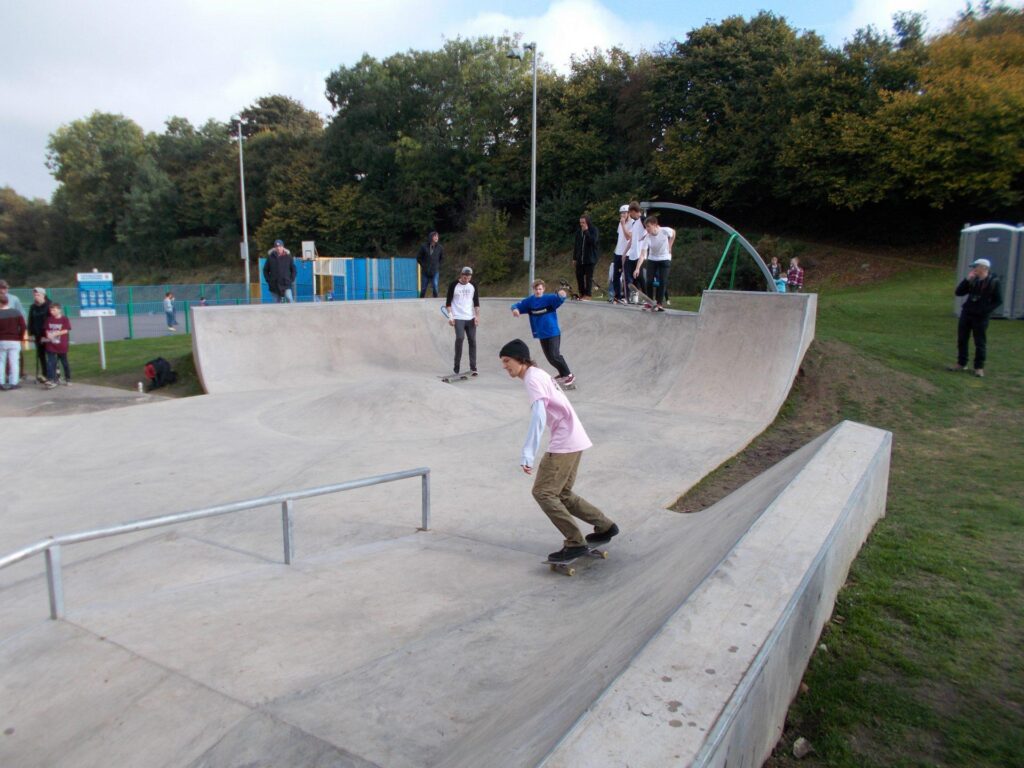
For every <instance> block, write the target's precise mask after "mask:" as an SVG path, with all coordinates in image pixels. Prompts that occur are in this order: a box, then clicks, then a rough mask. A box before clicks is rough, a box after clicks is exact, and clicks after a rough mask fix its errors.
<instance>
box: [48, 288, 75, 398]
mask: <svg viewBox="0 0 1024 768" xmlns="http://www.w3.org/2000/svg"><path fill="white" fill-rule="evenodd" d="M70 334H71V321H70V320H68V318H66V317H64V307H62V306H61V305H60V304H58V303H57V302H53V303H52V304H51V305H50V319H49V320H47V321H46V384H45V386H46V388H47V389H53V388H54V387H56V386H57V363H58V362H59V363H60V365H61V368H63V369H64V384H65V385H67V386H69V387H70V386H71V366H70V365H68V344H70V343H71V336H70Z"/></svg>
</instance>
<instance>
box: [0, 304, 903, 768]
mask: <svg viewBox="0 0 1024 768" xmlns="http://www.w3.org/2000/svg"><path fill="white" fill-rule="evenodd" d="M439 303H440V302H438V301H432V300H423V301H417V300H410V301H402V302H360V303H352V304H343V303H333V304H318V305H301V306H294V305H293V306H281V305H275V306H253V307H223V308H222V307H207V308H204V309H203V310H202V311H201V312H199V313H194V314H193V346H194V351H195V357H196V363H197V370H198V372H199V374H200V377H201V379H202V381H203V383H204V386H205V388H206V389H207V391H208V392H209V393H210V394H209V395H207V396H204V397H199V398H189V399H186V400H177V401H160V402H151V403H146V404H140V405H139V406H138V407H132V408H120V409H117V410H108V411H104V412H96V413H84V414H80V415H76V416H74V417H70V418H69V417H49V416H37V417H34V418H8V419H5V420H4V422H3V423H4V429H5V432H6V433H7V435H8V438H7V440H8V442H9V444H16V445H19V446H27V448H25V449H23V450H22V451H21V455H20V456H18V457H15V458H14V460H11V461H5V462H4V463H3V467H2V468H0V483H2V487H4V488H5V489H6V494H7V495H6V502H7V503H6V507H7V511H6V513H5V514H6V519H5V526H4V533H3V536H2V540H0V553H5V552H10V551H12V550H14V549H16V548H18V547H21V546H24V545H27V544H29V543H32V542H34V541H36V540H38V539H41V538H43V537H45V536H47V535H51V534H57V533H67V532H71V531H76V530H81V529H87V528H93V527H97V526H100V525H107V524H114V523H118V522H123V521H127V520H132V519H139V518H143V517H147V516H153V515H158V514H166V513H170V512H175V511H184V510H188V509H194V508H200V507H206V506H211V505H213V504H218V503H227V502H231V501H237V500H241V499H245V498H252V497H257V496H262V495H268V494H273V493H279V492H283V491H287V490H293V489H301V488H308V487H313V486H318V485H326V484H330V483H337V482H342V481H345V480H349V479H355V478H358V477H363V476H368V475H373V474H379V473H386V472H391V471H397V470H403V469H409V468H412V467H416V466H428V467H430V468H431V472H432V476H431V487H432V525H431V530H430V531H427V532H419V531H417V530H416V528H417V526H418V525H419V485H418V483H415V482H413V481H402V482H399V483H394V484H389V485H385V486H377V487H374V488H368V489H362V490H358V491H352V492H347V493H343V494H339V495H335V496H329V497H321V498H318V499H313V500H309V501H303V502H299V503H298V504H297V505H296V522H295V534H294V535H295V540H296V545H295V560H294V561H293V564H292V565H291V566H285V565H283V564H281V562H280V560H281V554H280V535H281V534H280V516H279V511H278V509H277V508H266V509H261V510H257V511H254V512H247V513H241V514H237V515H232V516H228V517H224V518H217V519H212V520H207V521H204V522H199V523H190V524H186V525H182V526H178V527H176V528H173V529H169V530H168V531H166V532H157V533H155V534H154V533H145V534H134V535H131V536H126V537H121V538H117V539H109V540H104V541H98V542H91V543H87V544H82V545H80V546H77V547H74V548H72V549H69V550H67V551H65V553H64V562H65V567H64V578H65V591H66V600H67V616H66V620H64V621H56V622H54V621H49V620H47V618H46V586H45V581H44V580H43V578H42V565H41V558H36V559H34V560H30V561H26V562H23V563H20V564H18V565H16V566H14V567H12V568H8V569H6V570H5V571H0V594H2V595H3V601H2V604H0V690H2V691H3V694H4V695H3V696H2V697H0V698H2V703H0V729H3V730H5V735H4V736H3V737H2V739H0V764H4V765H21V766H29V765H48V766H54V765H68V766H71V765H74V766H84V765H113V764H126V765H127V764H131V765H152V766H171V765H186V766H187V765H196V766H199V765H203V766H229V765H230V766H235V765H239V766H241V765H317V766H320V765H324V766H327V765H331V766H335V765H338V766H342V765H351V766H363V765H379V766H420V765H446V766H448V765H450V766H481V765H488V766H498V765H508V766H520V765H536V764H538V763H540V762H542V761H544V760H545V759H546V758H549V757H550V759H551V760H552V761H553V763H552V764H559V761H562V763H564V764H586V760H585V759H584V760H583V761H582V762H580V760H579V758H578V754H577V757H576V758H572V757H570V756H568V753H567V752H566V751H565V750H567V749H571V748H572V741H573V739H574V738H575V739H576V742H577V744H584V746H583V747H577V748H583V749H584V750H585V752H584V754H588V753H589V752H587V751H586V750H590V749H593V747H592V745H591V746H589V747H588V746H586V744H587V743H588V742H586V740H585V739H584V740H582V741H580V737H579V734H582V733H585V732H586V728H585V727H581V723H583V719H584V718H585V716H586V715H587V713H588V712H589V711H591V710H592V709H593V711H595V712H599V711H600V706H599V704H598V703H599V702H601V701H604V702H606V703H607V702H610V701H612V700H613V699H610V698H607V697H608V696H609V695H610V693H609V692H610V691H611V690H612V689H611V686H612V685H613V684H614V683H615V681H616V680H626V679H628V671H629V669H630V668H631V666H630V665H631V661H633V660H634V659H636V658H638V654H640V653H642V652H644V650H645V648H648V646H649V644H650V643H651V642H652V640H653V639H654V638H656V637H657V636H658V634H659V631H660V630H662V628H663V627H666V626H668V624H667V622H670V620H671V619H672V617H673V616H677V615H678V611H679V610H680V606H681V605H683V604H684V603H685V602H686V601H687V599H688V598H689V597H690V596H691V595H693V594H694V593H695V590H698V589H700V588H701V585H702V584H705V583H706V581H707V579H708V576H709V574H711V573H712V572H716V568H719V566H720V565H721V564H722V562H723V561H726V560H727V559H728V558H729V554H730V552H731V551H732V550H733V549H734V547H736V545H737V542H740V541H741V540H743V539H744V537H745V535H746V533H747V532H748V531H749V530H750V529H751V527H752V526H753V525H755V523H756V521H757V519H758V517H759V516H760V515H761V513H762V512H763V511H764V509H765V505H764V504H763V503H760V502H759V503H750V504H732V505H724V506H722V507H721V508H719V506H718V505H716V507H713V508H711V509H710V510H705V511H704V512H702V513H700V514H696V515H689V516H682V515H678V514H676V513H672V512H669V511H667V510H666V509H665V506H666V505H667V504H668V503H671V501H673V500H674V499H675V498H676V497H677V496H678V495H679V494H680V493H682V492H684V491H685V490H686V489H687V488H689V487H691V486H692V485H693V484H694V483H696V482H697V481H698V480H699V479H700V478H701V477H703V476H704V475H705V474H707V473H708V472H709V471H710V470H712V469H713V468H714V467H716V466H717V465H718V464H720V463H721V462H722V461H723V460H725V459H727V458H728V457H730V456H732V455H733V454H735V453H736V452H738V451H739V450H741V449H742V448H743V447H744V446H745V445H746V444H747V443H748V442H749V441H750V440H751V439H752V438H753V437H754V436H756V435H757V434H758V433H759V432H761V431H762V430H763V429H764V427H765V426H767V425H768V424H769V423H770V422H771V421H772V420H773V419H774V417H775V415H776V413H777V411H778V408H779V407H780V406H781V404H782V402H783V401H784V399H785V397H786V395H787V393H788V391H789V387H790V384H791V382H792V380H793V377H794V376H795V374H796V372H797V370H798V367H799V363H800V360H801V359H802V356H803V354H804V352H805V351H806V349H807V346H808V345H809V344H810V341H811V339H812V338H813V330H814V314H815V306H816V303H815V297H814V296H813V295H792V294H790V295H776V294H738V293H730V292H711V293H708V294H705V297H704V300H703V303H702V307H701V311H700V312H699V313H684V312H668V313H665V314H663V315H654V314H650V313H641V312H639V311H634V310H632V309H630V308H621V307H613V306H606V305H599V304H571V305H570V304H566V305H564V306H563V308H562V309H561V310H560V313H559V314H560V320H561V324H562V329H563V339H562V349H563V352H564V354H565V355H566V358H567V359H568V361H569V363H570V365H571V366H572V368H573V371H574V373H576V375H577V377H578V381H579V389H578V390H577V391H575V392H572V393H570V398H571V399H572V401H573V403H574V405H575V406H576V408H577V410H578V412H579V413H580V416H581V418H582V420H583V422H584V425H585V426H586V428H587V431H588V432H589V434H590V436H591V439H592V440H593V442H594V448H592V449H591V450H589V451H587V452H586V453H585V454H584V458H583V462H582V465H581V469H580V476H579V479H578V481H577V485H576V490H577V492H579V493H580V494H581V495H583V496H584V497H586V498H588V499H589V500H591V501H592V502H594V503H596V504H597V505H598V506H599V507H601V508H602V509H603V510H604V511H605V512H606V513H607V514H608V515H609V516H610V517H612V518H613V519H615V520H616V521H617V522H618V524H619V525H620V527H621V528H622V531H623V533H622V535H620V536H619V537H618V538H617V539H616V540H615V541H614V542H613V543H612V544H611V545H610V550H611V557H610V559H609V560H607V561H602V562H595V563H593V564H591V565H589V566H585V568H584V569H581V570H582V572H581V573H580V574H578V575H577V576H576V577H573V578H566V577H564V576H560V575H557V574H552V573H550V572H549V571H548V570H547V568H546V567H543V566H542V565H541V563H540V561H541V560H543V559H544V556H545V555H546V554H547V553H548V552H550V551H552V550H554V549H557V548H558V547H560V546H561V541H560V536H559V535H558V533H557V531H556V530H555V529H554V527H553V526H552V525H551V524H550V522H548V520H547V518H546V517H544V515H543V514H542V513H541V512H540V511H539V509H538V508H537V506H536V504H535V503H534V502H533V499H532V498H531V496H530V486H531V483H532V480H531V478H528V477H526V476H525V475H523V473H522V472H521V470H520V469H519V467H518V456H519V450H520V447H521V445H522V441H523V438H524V436H525V431H526V426H527V423H528V415H529V404H528V403H527V401H526V396H525V393H524V391H523V386H522V383H521V382H520V381H518V380H512V379H509V378H508V377H507V375H506V374H505V373H504V371H502V369H501V368H500V363H499V361H498V358H497V350H498V348H499V347H500V346H501V345H502V344H503V343H504V342H506V341H508V340H509V339H511V338H513V337H517V336H518V337H520V338H523V339H529V326H528V321H527V319H526V318H520V319H518V320H517V319H514V318H512V317H511V315H510V313H509V311H508V307H509V301H507V300H499V299H491V300H484V301H483V302H482V307H481V326H480V329H479V335H478V343H479V358H480V359H479V368H480V371H481V375H480V377H479V378H477V379H473V380H470V381H466V382H460V383H456V384H444V383H442V382H440V381H439V380H438V378H437V377H438V376H439V375H441V374H444V373H447V372H448V371H450V369H451V356H452V346H453V332H452V330H451V329H450V327H449V326H448V325H447V324H446V322H445V321H444V318H443V317H442V316H441V315H440V313H439V312H438V308H437V307H438V305H439ZM530 344H531V349H532V350H533V351H534V352H535V354H536V357H537V359H538V360H539V361H540V362H541V364H542V366H543V367H545V368H546V369H547V370H549V371H550V368H549V367H548V366H547V364H546V363H545V362H544V361H543V358H542V355H541V354H540V350H539V345H538V344H537V343H536V342H533V341H531V342H530ZM463 367H464V369H465V368H467V367H468V350H467V351H466V352H465V353H464V358H463ZM809 455H810V453H808V456H809ZM801 461H802V460H801V459H797V460H794V461H792V462H790V464H789V465H787V467H788V468H784V469H780V470H779V471H778V472H777V473H776V474H775V475H773V476H772V477H768V478H766V479H765V480H764V481H763V483H762V486H761V491H759V493H760V494H762V496H765V497H766V498H767V497H771V498H774V496H773V494H775V495H778V494H780V493H782V491H783V490H784V489H785V488H786V487H788V485H789V484H790V483H791V481H792V478H793V477H794V476H796V474H798V473H799V472H801V471H802V467H803V466H804V465H803V464H802V463H801ZM805 461H810V459H806V460H805ZM883 507H884V494H883ZM865 535H866V534H865ZM851 557H852V555H851ZM602 696H605V697H606V698H604V699H602ZM570 734H575V736H571V737H570ZM560 755H561V757H560ZM627 757H628V756H627ZM574 761H575V762H574ZM592 764H598V763H592ZM605 764H618V763H605ZM639 764H642V763H639Z"/></svg>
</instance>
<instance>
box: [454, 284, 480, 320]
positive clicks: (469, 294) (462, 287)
mask: <svg viewBox="0 0 1024 768" xmlns="http://www.w3.org/2000/svg"><path fill="white" fill-rule="evenodd" d="M475 293H476V286H475V285H473V284H472V283H466V284H462V283H458V282H457V283H456V284H455V290H453V291H452V317H453V318H454V319H456V320H472V319H473V318H474V317H476V315H475V314H473V295H474V294H475Z"/></svg>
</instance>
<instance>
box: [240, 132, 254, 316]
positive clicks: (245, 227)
mask: <svg viewBox="0 0 1024 768" xmlns="http://www.w3.org/2000/svg"><path fill="white" fill-rule="evenodd" d="M238 178H239V182H240V185H241V189H242V254H243V257H244V259H245V303H246V304H248V303H249V301H250V298H249V297H250V294H251V287H250V285H249V224H248V221H247V219H246V214H245V161H244V160H243V159H242V119H241V118H238Z"/></svg>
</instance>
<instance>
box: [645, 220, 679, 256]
mask: <svg viewBox="0 0 1024 768" xmlns="http://www.w3.org/2000/svg"><path fill="white" fill-rule="evenodd" d="M675 235H676V231H675V230H674V229H672V228H671V227H661V228H660V229H659V230H658V234H656V235H652V234H651V233H650V232H648V233H647V240H645V241H644V244H645V247H646V248H647V260H648V261H671V259H672V251H670V250H669V248H668V244H669V241H670V240H671V239H672V238H673V237H675Z"/></svg>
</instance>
